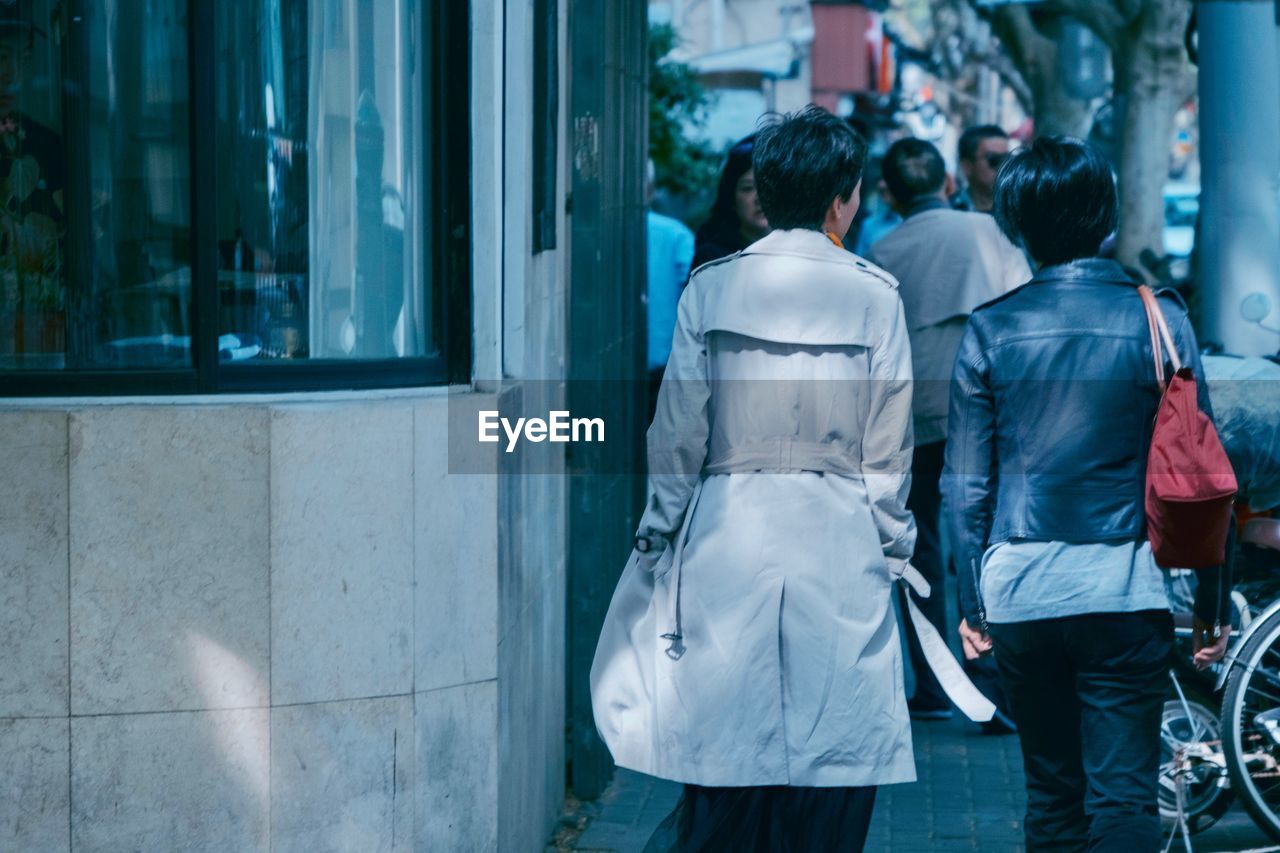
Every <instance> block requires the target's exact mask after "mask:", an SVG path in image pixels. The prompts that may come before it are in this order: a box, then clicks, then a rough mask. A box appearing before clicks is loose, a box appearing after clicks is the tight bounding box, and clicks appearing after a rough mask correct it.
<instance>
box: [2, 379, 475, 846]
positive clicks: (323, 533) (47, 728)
mask: <svg viewBox="0 0 1280 853" xmlns="http://www.w3.org/2000/svg"><path fill="white" fill-rule="evenodd" d="M470 396H471V397H473V398H475V399H477V400H479V399H486V398H484V396H483V395H470ZM487 399H492V398H487ZM447 405H448V404H447V402H446V400H445V398H444V396H443V395H434V396H429V395H413V394H408V395H404V396H400V397H397V396H395V395H375V396H374V397H371V398H370V399H361V397H360V395H348V396H347V397H346V398H343V399H338V400H334V401H323V400H322V401H319V402H309V403H288V402H274V403H253V402H237V403H234V404H221V403H217V402H215V403H213V404H201V403H197V402H192V403H189V404H188V403H182V402H178V403H175V404H172V405H96V404H95V405H89V406H84V407H77V406H74V405H69V406H65V407H52V406H51V407H49V408H48V409H27V408H9V409H6V410H3V411H0V436H3V439H0V441H2V445H0V446H2V447H3V452H2V453H0V488H2V489H3V492H2V493H3V494H5V495H7V496H8V499H7V500H6V501H5V502H3V504H0V507H3V508H0V649H3V656H4V666H2V667H0V766H3V767H5V768H6V773H5V784H4V785H3V786H0V848H3V849H6V850H7V849H14V850H41V851H45V850H66V849H69V848H72V847H73V848H74V849H76V850H119V849H139V850H175V849H190V850H268V849H271V850H318V849H342V850H360V851H365V850H414V849H416V850H439V849H448V850H492V849H496V847H497V846H498V843H497V831H498V830H497V826H498V820H497V774H498V769H497V762H498V728H499V724H498V682H497V648H498V637H497V625H498V577H497V575H498V567H497V559H498V556H497V542H498V531H497V524H498V478H495V477H492V476H466V475H451V474H449V473H448V464H447V459H446V456H445V452H446V450H445V449H446V444H447V443H446V441H445V431H446V426H445V424H446V421H445V417H446V409H447Z"/></svg>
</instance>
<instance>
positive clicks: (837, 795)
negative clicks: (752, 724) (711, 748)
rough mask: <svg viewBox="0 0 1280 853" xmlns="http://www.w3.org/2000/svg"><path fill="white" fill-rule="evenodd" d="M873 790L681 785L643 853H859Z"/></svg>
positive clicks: (867, 822) (874, 791) (872, 803)
mask: <svg viewBox="0 0 1280 853" xmlns="http://www.w3.org/2000/svg"><path fill="white" fill-rule="evenodd" d="M875 801H876V789H875V788H796V787H788V786H781V785H778V786H767V787H755V788H704V787H702V786H701V785H685V786H684V794H683V795H682V796H681V797H680V802H679V803H677V804H676V808H675V811H673V812H672V813H671V814H670V815H668V816H667V818H666V819H665V820H663V821H662V823H661V825H659V826H658V828H657V830H655V831H654V833H653V835H652V836H651V837H650V838H649V843H648V844H646V845H645V848H644V853H717V852H718V851H725V853H728V851H733V853H824V851H840V853H847V851H851V853H859V851H861V850H862V847H863V844H865V843H866V840H867V828H868V827H869V826H870V825H871V809H872V807H873V806H874V805H875Z"/></svg>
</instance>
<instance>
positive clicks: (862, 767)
mask: <svg viewBox="0 0 1280 853" xmlns="http://www.w3.org/2000/svg"><path fill="white" fill-rule="evenodd" d="M865 152H866V147H865V143H863V142H862V140H861V139H860V138H859V137H858V136H857V135H856V134H855V133H854V132H853V131H852V130H851V129H850V128H849V127H848V126H847V125H846V124H844V123H843V122H841V121H839V120H838V119H836V118H834V117H833V116H831V115H830V114H829V113H826V112H825V111H822V110H819V109H818V108H816V107H811V108H809V109H808V110H805V111H803V112H801V113H799V114H797V115H795V116H792V117H789V118H787V119H785V120H784V121H782V122H781V123H779V124H777V125H774V126H772V127H769V128H766V129H765V130H764V131H762V132H761V134H760V136H759V137H758V139H757V142H756V148H755V171H756V180H757V183H758V185H759V188H760V197H761V203H762V204H763V205H764V210H765V215H766V216H767V217H768V218H769V221H770V223H771V224H772V225H773V226H774V227H775V229H777V230H775V231H774V232H773V233H772V234H770V235H769V236H767V237H765V238H763V239H761V240H760V241H758V242H756V243H755V244H753V245H751V246H750V247H748V248H747V249H745V250H744V251H742V252H740V253H739V254H737V255H733V256H730V257H729V258H727V259H724V260H722V261H718V262H715V263H712V264H708V265H706V266H704V267H702V268H701V269H699V270H698V271H697V272H696V273H695V274H694V276H693V278H692V279H691V281H690V283H689V286H688V288H687V289H686V291H685V293H684V295H683V297H682V298H681V301H680V307H679V316H678V321H677V328H676V331H675V337H674V341H673V347H672V354H671V358H670V361H669V363H668V365H667V371H666V378H665V380H664V383H663V386H662V390H661V392H660V394H659V399H658V410H657V414H656V416H655V419H654V423H653V425H652V427H651V428H650V430H649V436H648V441H649V467H650V476H651V484H652V491H653V496H652V498H651V499H650V501H649V504H648V507H647V509H646V511H645V513H644V516H643V518H642V519H641V523H640V528H639V532H638V535H637V537H636V548H635V550H634V551H633V553H632V555H631V558H630V560H629V561H628V563H627V566H626V569H625V570H624V572H623V575H622V578H621V579H620V581H619V583H618V588H617V591H616V592H615V594H614V598H613V602H612V604H611V606H610V608H609V613H608V615H607V617H606V620H605V625H604V628H603V631H602V633H601V637H600V643H599V646H598V648H597V650H596V657H595V662H594V664H593V666H592V672H591V687H592V699H593V704H594V710H595V718H596V724H597V727H598V728H599V730H600V733H601V735H602V736H603V738H604V740H605V742H606V743H607V745H608V746H609V749H610V751H611V752H612V754H613V757H614V759H615V761H617V763H618V764H619V765H620V766H623V767H628V768H632V769H635V770H638V771H641V772H644V773H649V774H652V775H655V776H659V777H662V778H666V779H673V780H676V781H680V782H684V783H686V789H685V797H684V798H683V800H682V805H681V807H680V808H678V809H677V811H676V813H674V814H673V815H672V817H671V818H669V819H668V822H667V824H665V825H664V829H663V830H660V833H664V832H665V833H666V834H665V835H663V837H662V840H659V836H655V840H654V842H651V845H650V846H651V849H679V850H722V849H723V850H729V849H732V850H749V849H762V850H764V849H768V850H774V849H787V850H790V849H794V850H826V849H839V850H850V849H853V850H857V849H860V848H861V846H862V839H863V838H865V834H866V824H867V822H868V821H869V819H870V813H871V806H872V803H873V802H874V793H875V786H878V785H882V784H888V783H894V782H908V781H912V780H914V778H915V767H914V762H913V757H912V751H911V732H910V726H909V722H908V716H907V710H906V703H905V699H904V696H903V686H902V662H901V659H900V650H899V642H898V630H897V624H896V621H895V618H894V614H893V610H892V608H891V606H890V587H891V584H892V582H893V579H894V578H895V577H896V576H900V575H901V572H902V570H903V567H904V565H905V560H906V559H907V558H908V557H909V556H910V554H911V550H912V546H913V544H914V539H915V527H914V524H913V522H912V519H911V516H910V514H909V513H908V512H907V510H906V508H905V502H906V496H907V491H908V488H909V485H910V483H909V479H910V477H909V471H910V467H911V446H912V445H911V386H910V377H911V359H910V348H909V344H908V340H907V333H906V328H905V325H904V320H903V313H902V303H901V300H900V299H899V297H898V294H897V291H896V286H897V285H896V282H895V281H894V280H893V278H892V277H890V276H889V275H888V274H887V273H884V272H883V271H881V270H879V269H878V268H876V267H874V266H872V265H870V264H868V263H866V262H865V261H863V260H861V259H859V258H858V257H857V256H855V255H852V254H849V253H848V252H846V251H845V250H844V249H843V248H841V247H840V246H839V245H838V237H842V236H843V235H844V233H845V232H846V231H847V230H848V227H849V224H850V222H851V221H852V219H853V215H854V213H855V212H856V210H857V204H858V192H857V186H858V184H859V182H860V177H861V171H862V165H863V160H864V157H865ZM824 232H825V233H824ZM777 786H785V787H777Z"/></svg>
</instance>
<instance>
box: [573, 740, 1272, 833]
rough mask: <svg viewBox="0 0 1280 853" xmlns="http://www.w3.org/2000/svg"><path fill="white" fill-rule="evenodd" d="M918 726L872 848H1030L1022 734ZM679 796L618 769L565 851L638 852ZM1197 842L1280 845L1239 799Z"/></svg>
mask: <svg viewBox="0 0 1280 853" xmlns="http://www.w3.org/2000/svg"><path fill="white" fill-rule="evenodd" d="M914 732H915V743H916V767H917V771H918V774H919V781H918V782H916V783H915V784H911V785H893V786H888V787H885V788H882V789H881V790H880V793H879V795H878V797H877V799H876V811H875V817H874V819H873V820H872V825H871V833H870V836H869V838H868V841H867V847H866V849H867V850H868V851H893V853H929V851H945V853H950V851H959V850H981V851H983V853H1013V851H1021V850H1023V845H1022V814H1023V810H1024V808H1025V802H1026V800H1025V795H1024V793H1023V778H1022V757H1021V754H1020V753H1019V751H1018V740H1017V738H1016V737H984V736H982V735H980V734H978V731H977V728H976V727H975V726H972V725H969V724H968V723H966V722H961V721H958V720H953V721H951V722H941V723H916V724H915V727H914ZM679 796H680V786H679V785H677V784H675V783H672V782H665V781H662V780H658V779H652V778H650V777H648V776H642V775H640V774H638V773H632V772H630V771H626V770H623V771H619V772H618V774H617V776H616V777H615V779H614V781H613V784H612V785H610V787H609V789H608V790H607V791H606V792H605V793H604V795H603V796H601V798H600V799H599V800H598V801H597V802H595V803H588V804H583V805H582V807H581V808H580V809H578V810H577V812H576V814H575V815H574V816H573V820H571V821H570V824H571V825H572V826H573V831H572V832H570V833H567V834H566V835H565V836H564V837H562V841H561V845H560V847H559V849H562V850H565V849H567V850H577V851H592V853H604V851H617V853H638V851H640V850H642V849H643V848H644V845H645V842H646V841H647V840H648V839H649V835H650V834H651V833H652V832H653V830H654V828H655V827H656V826H657V825H658V824H659V823H660V822H661V821H662V819H663V818H664V817H666V815H667V814H669V813H670V812H671V810H672V809H673V808H674V807H675V804H676V800H677V799H678V798H679ZM584 824H585V829H584V830H583V831H582V832H581V834H580V835H579V834H577V828H578V827H581V826H583V825H584ZM574 835H576V836H577V837H576V838H574V837H573V836H574ZM1192 840H1193V843H1194V844H1195V849H1196V851H1197V853H1221V851H1245V850H1261V849H1265V850H1280V848H1278V847H1275V846H1274V845H1273V843H1272V842H1271V841H1269V840H1268V839H1267V837H1266V836H1265V835H1264V834H1263V833H1262V832H1261V830H1259V829H1258V828H1257V827H1255V826H1254V825H1253V822H1252V821H1251V820H1250V819H1249V817H1248V815H1246V814H1245V813H1244V812H1243V810H1241V809H1240V807H1239V805H1237V806H1236V807H1234V808H1233V809H1232V811H1231V812H1230V813H1228V814H1227V816H1226V817H1224V818H1223V819H1222V820H1221V821H1219V823H1218V824H1217V825H1216V826H1214V827H1213V828H1211V829H1210V830H1208V831H1207V832H1204V833H1202V834H1201V835H1198V836H1194V837H1193V839H1192ZM1173 850H1174V851H1182V850H1183V847H1182V844H1181V843H1180V842H1179V843H1175V845H1174V847H1173Z"/></svg>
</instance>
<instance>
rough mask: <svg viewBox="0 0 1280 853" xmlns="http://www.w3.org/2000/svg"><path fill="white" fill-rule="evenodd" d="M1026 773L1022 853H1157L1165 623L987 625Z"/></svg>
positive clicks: (1168, 640) (1151, 614) (1156, 615)
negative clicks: (1042, 852)
mask: <svg viewBox="0 0 1280 853" xmlns="http://www.w3.org/2000/svg"><path fill="white" fill-rule="evenodd" d="M991 638H992V640H994V641H995V651H996V661H997V662H998V664H999V667H1000V676H1001V678H1002V679H1003V681H1004V688H1005V692H1006V694H1007V695H1008V697H1009V702H1010V703H1011V705H1012V709H1013V713H1014V716H1015V718H1016V719H1017V721H1018V736H1019V738H1020V739H1021V741H1022V760H1023V766H1024V767H1025V769H1026V775H1027V818H1026V826H1025V830H1026V837H1027V851H1028V853H1035V851H1040V850H1073V851H1074V850H1113V851H1124V853H1148V851H1158V850H1160V839H1161V835H1160V815H1159V812H1158V811H1157V805H1156V783H1157V776H1158V773H1159V769H1160V716H1161V711H1162V708H1163V705H1164V698H1165V694H1166V693H1167V692H1168V689H1169V675H1168V673H1169V661H1170V655H1171V654H1172V651H1173V617H1172V616H1171V615H1170V614H1169V613H1167V612H1165V611H1146V612H1141V613H1094V614H1089V615H1085V616H1070V617H1066V618H1063V619H1044V620H1037V621H1033V622H1015V623H1009V624H1004V625H992V626H991Z"/></svg>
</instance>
